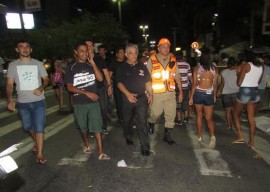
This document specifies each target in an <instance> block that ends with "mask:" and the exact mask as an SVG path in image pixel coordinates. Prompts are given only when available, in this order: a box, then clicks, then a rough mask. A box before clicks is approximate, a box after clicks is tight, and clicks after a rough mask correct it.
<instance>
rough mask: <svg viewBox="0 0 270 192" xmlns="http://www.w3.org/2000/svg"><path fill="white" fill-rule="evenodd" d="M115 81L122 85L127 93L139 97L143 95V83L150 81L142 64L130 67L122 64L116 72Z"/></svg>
mask: <svg viewBox="0 0 270 192" xmlns="http://www.w3.org/2000/svg"><path fill="white" fill-rule="evenodd" d="M116 80H117V83H119V82H121V83H123V84H124V86H125V87H126V89H127V90H128V91H129V92H131V93H134V94H137V95H138V96H141V95H143V94H145V91H146V89H145V83H147V82H149V81H151V76H150V74H149V72H148V70H147V68H146V66H145V65H144V64H143V63H137V64H136V65H130V64H128V63H127V62H124V63H123V64H122V65H121V67H120V68H118V70H117V77H116Z"/></svg>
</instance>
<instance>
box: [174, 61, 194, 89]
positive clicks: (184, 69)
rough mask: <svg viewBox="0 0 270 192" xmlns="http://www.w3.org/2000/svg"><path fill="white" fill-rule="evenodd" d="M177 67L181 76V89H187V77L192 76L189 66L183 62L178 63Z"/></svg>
mask: <svg viewBox="0 0 270 192" xmlns="http://www.w3.org/2000/svg"><path fill="white" fill-rule="evenodd" d="M177 66H178V69H179V74H180V75H181V82H182V89H188V85H189V77H191V76H192V72H191V68H190V65H189V64H188V63H187V62H184V61H178V62H177Z"/></svg>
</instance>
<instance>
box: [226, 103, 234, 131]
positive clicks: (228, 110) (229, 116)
mask: <svg viewBox="0 0 270 192" xmlns="http://www.w3.org/2000/svg"><path fill="white" fill-rule="evenodd" d="M225 113H226V121H227V124H228V128H227V129H232V127H233V123H232V108H226V109H225Z"/></svg>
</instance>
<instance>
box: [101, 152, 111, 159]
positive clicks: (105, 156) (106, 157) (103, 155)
mask: <svg viewBox="0 0 270 192" xmlns="http://www.w3.org/2000/svg"><path fill="white" fill-rule="evenodd" d="M110 159H111V158H110V157H109V156H108V155H106V154H105V153H101V154H100V155H99V157H98V160H110Z"/></svg>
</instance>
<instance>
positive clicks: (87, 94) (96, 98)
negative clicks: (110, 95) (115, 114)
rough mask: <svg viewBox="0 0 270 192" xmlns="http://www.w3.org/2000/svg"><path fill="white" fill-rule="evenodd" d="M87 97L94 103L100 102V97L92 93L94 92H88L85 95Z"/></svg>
mask: <svg viewBox="0 0 270 192" xmlns="http://www.w3.org/2000/svg"><path fill="white" fill-rule="evenodd" d="M85 95H86V96H87V97H88V98H89V99H91V100H93V101H98V99H99V97H98V95H97V94H95V93H92V92H89V91H87V92H86V93H85Z"/></svg>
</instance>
